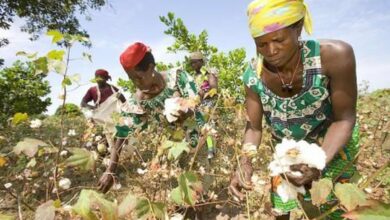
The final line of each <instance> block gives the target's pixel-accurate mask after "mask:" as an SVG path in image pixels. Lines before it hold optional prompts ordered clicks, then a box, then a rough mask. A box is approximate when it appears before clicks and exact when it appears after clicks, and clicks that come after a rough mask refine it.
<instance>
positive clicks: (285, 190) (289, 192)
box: [276, 179, 306, 202]
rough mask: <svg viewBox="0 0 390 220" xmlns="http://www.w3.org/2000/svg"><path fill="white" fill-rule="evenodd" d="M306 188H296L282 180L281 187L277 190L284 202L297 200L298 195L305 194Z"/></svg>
mask: <svg viewBox="0 0 390 220" xmlns="http://www.w3.org/2000/svg"><path fill="white" fill-rule="evenodd" d="M305 192H306V191H305V188H304V187H303V186H301V187H296V186H293V185H291V184H289V183H288V182H287V181H286V180H284V179H282V181H281V183H280V185H279V186H278V188H277V189H276V193H277V194H278V195H279V196H280V198H281V199H282V201H283V202H287V201H288V200H292V199H296V198H297V196H298V193H301V194H305Z"/></svg>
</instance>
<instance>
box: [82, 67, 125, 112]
mask: <svg viewBox="0 0 390 220" xmlns="http://www.w3.org/2000/svg"><path fill="white" fill-rule="evenodd" d="M95 79H96V83H97V86H94V87H91V88H89V89H88V91H87V93H86V94H85V95H84V97H83V99H82V100H81V107H83V108H88V109H96V108H97V107H98V106H99V105H100V104H102V103H103V102H104V101H106V100H107V99H108V97H110V96H111V95H112V94H114V93H116V92H118V91H119V90H118V88H116V87H115V86H112V85H110V84H108V83H107V81H108V80H111V76H110V75H109V74H108V72H107V70H104V69H98V70H96V72H95ZM119 99H120V100H121V101H122V102H125V101H126V99H125V97H124V96H123V95H122V94H120V96H119ZM90 101H93V102H94V104H95V105H90V104H88V102H90Z"/></svg>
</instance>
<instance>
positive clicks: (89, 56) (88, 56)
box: [83, 52, 92, 62]
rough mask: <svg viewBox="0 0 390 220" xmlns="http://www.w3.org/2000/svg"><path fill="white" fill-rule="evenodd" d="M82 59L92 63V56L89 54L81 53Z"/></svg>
mask: <svg viewBox="0 0 390 220" xmlns="http://www.w3.org/2000/svg"><path fill="white" fill-rule="evenodd" d="M83 58H84V59H86V60H88V61H89V62H92V55H91V54H89V53H85V52H83Z"/></svg>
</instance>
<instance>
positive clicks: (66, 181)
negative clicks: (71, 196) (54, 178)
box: [58, 178, 72, 189]
mask: <svg viewBox="0 0 390 220" xmlns="http://www.w3.org/2000/svg"><path fill="white" fill-rule="evenodd" d="M71 184H72V182H70V179H68V178H62V179H60V181H59V182H58V186H59V187H60V188H61V189H69V188H70V185H71Z"/></svg>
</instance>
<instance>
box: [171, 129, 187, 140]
mask: <svg viewBox="0 0 390 220" xmlns="http://www.w3.org/2000/svg"><path fill="white" fill-rule="evenodd" d="M185 137H186V133H185V131H184V129H183V128H181V127H179V128H177V129H176V130H175V131H174V132H173V134H172V139H173V140H175V141H182V140H183V139H184V138H185Z"/></svg>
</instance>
